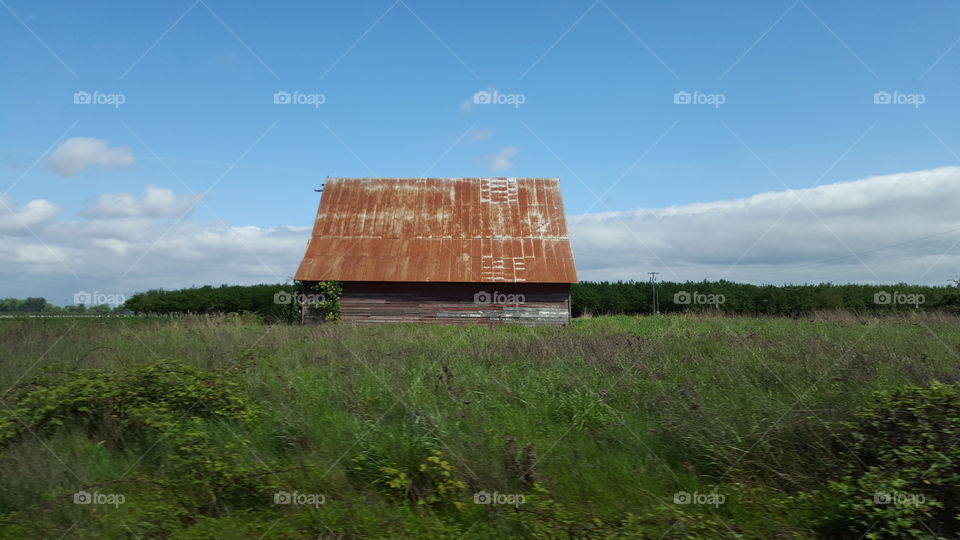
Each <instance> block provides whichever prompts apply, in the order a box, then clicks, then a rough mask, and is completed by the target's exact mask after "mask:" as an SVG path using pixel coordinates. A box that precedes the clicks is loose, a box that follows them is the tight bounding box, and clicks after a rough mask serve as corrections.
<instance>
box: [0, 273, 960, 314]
mask: <svg viewBox="0 0 960 540" xmlns="http://www.w3.org/2000/svg"><path fill="white" fill-rule="evenodd" d="M303 292H304V291H302V290H301V287H300V285H299V284H297V283H288V284H273V285H271V284H260V285H221V286H219V287H213V286H210V285H207V286H204V287H191V288H186V289H177V290H163V289H153V290H149V291H145V292H140V293H137V294H134V295H133V296H131V297H130V298H129V299H127V300H126V302H125V303H124V304H123V305H121V306H117V307H115V308H110V307H109V306H82V305H80V306H65V307H59V306H54V305H52V304H49V303H47V301H46V300H45V299H43V298H27V299H25V300H17V299H13V298H7V299H3V300H0V313H51V314H71V313H77V314H80V313H90V314H108V313H133V314H185V313H244V312H249V313H256V314H258V315H260V316H262V317H264V318H265V319H268V320H279V321H284V320H289V321H295V320H298V318H299V299H300V298H302V297H303ZM654 292H656V302H655V299H654ZM571 310H572V312H573V315H574V316H581V315H585V314H592V315H617V314H626V315H633V314H650V313H654V312H659V313H678V312H720V313H728V314H741V315H776V316H798V315H803V314H807V313H812V312H814V311H830V310H842V311H852V312H859V313H888V312H894V311H899V312H903V311H910V310H917V311H947V312H952V313H960V283H957V282H954V283H953V284H952V285H943V286H926V285H909V284H906V283H898V284H895V285H861V284H846V285H834V284H831V283H821V284H817V285H812V284H804V285H751V284H747V283H735V282H732V281H725V280H721V281H699V282H694V281H687V282H682V283H681V282H671V281H661V282H657V283H656V285H654V284H651V283H650V282H644V281H617V282H609V281H582V282H580V283H575V284H574V285H573V286H572V287H571Z"/></svg>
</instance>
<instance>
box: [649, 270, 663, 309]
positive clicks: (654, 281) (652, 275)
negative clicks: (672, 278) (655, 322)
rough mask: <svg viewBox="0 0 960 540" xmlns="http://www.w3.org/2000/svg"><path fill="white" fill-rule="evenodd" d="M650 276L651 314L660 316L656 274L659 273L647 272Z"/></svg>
mask: <svg viewBox="0 0 960 540" xmlns="http://www.w3.org/2000/svg"><path fill="white" fill-rule="evenodd" d="M647 273H648V274H650V285H651V286H652V287H653V314H654V315H659V314H660V304H659V302H657V274H659V273H660V272H647Z"/></svg>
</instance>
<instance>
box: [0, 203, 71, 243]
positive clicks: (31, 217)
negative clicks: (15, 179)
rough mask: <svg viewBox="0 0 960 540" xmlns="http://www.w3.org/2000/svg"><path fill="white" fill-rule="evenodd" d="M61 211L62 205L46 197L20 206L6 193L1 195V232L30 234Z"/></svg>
mask: <svg viewBox="0 0 960 540" xmlns="http://www.w3.org/2000/svg"><path fill="white" fill-rule="evenodd" d="M59 211H60V207H59V206H57V205H56V204H53V203H52V202H50V201H47V200H44V199H36V200H33V201H30V202H28V203H27V204H25V205H23V207H21V208H18V207H17V204H16V203H15V202H14V201H13V199H11V198H10V197H8V196H6V195H0V234H30V231H31V230H32V229H36V228H40V227H42V226H43V225H45V224H46V223H47V222H48V221H50V219H51V218H53V216H55V215H56V214H57V212H59Z"/></svg>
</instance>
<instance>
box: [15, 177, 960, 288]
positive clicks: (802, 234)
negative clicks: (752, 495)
mask: <svg viewBox="0 0 960 540" xmlns="http://www.w3.org/2000/svg"><path fill="white" fill-rule="evenodd" d="M150 193H154V194H155V195H153V196H152V198H151V195H150ZM101 199H102V198H101ZM188 199H189V197H187V195H184V194H176V193H173V192H171V191H170V190H166V189H162V188H152V191H151V189H150V188H148V190H147V191H145V193H144V195H143V196H141V197H132V196H131V199H128V201H129V200H132V201H133V206H132V208H134V209H135V210H134V211H130V212H127V213H124V212H125V210H116V209H114V211H105V213H97V212H88V213H85V214H82V215H81V217H80V218H79V219H76V220H71V221H60V220H57V219H55V218H54V217H53V216H54V214H55V210H56V209H58V207H56V205H54V204H53V203H51V202H48V201H42V200H41V201H31V202H30V203H27V204H25V205H23V206H22V207H16V206H15V205H14V203H13V201H11V200H9V199H4V200H3V202H4V203H5V204H7V205H9V206H10V208H12V209H14V211H15V212H17V213H18V215H19V216H21V218H22V219H24V220H25V221H27V222H29V223H32V224H34V225H37V228H36V229H34V230H35V231H36V232H37V234H38V235H39V237H40V238H39V239H38V238H36V237H34V236H33V235H31V234H22V226H19V228H18V227H16V226H15V227H12V228H10V227H7V228H4V227H0V275H3V276H4V279H3V280H0V297H4V296H18V297H25V296H44V297H46V298H47V299H48V300H50V301H52V302H55V303H60V304H63V303H69V302H71V301H72V297H73V294H74V293H75V292H77V291H81V290H83V291H100V292H110V293H120V294H125V295H130V294H132V293H134V292H136V291H142V290H147V289H151V288H157V287H164V288H179V287H186V286H191V285H203V284H213V285H219V284H221V283H237V284H252V283H275V282H280V281H284V280H286V279H288V278H290V277H292V275H293V273H294V272H295V271H296V268H297V265H298V264H299V262H300V258H301V257H302V256H303V252H304V249H305V248H306V244H307V239H308V238H309V235H310V228H309V227H308V226H303V227H272V228H264V227H253V226H242V225H229V226H228V225H225V224H223V223H219V222H212V221H200V220H197V219H196V218H193V219H187V220H184V221H181V222H179V223H176V224H174V225H172V224H171V221H170V217H171V216H173V215H176V211H178V210H180V209H182V208H184V206H180V205H182V204H185V202H184V201H186V200H188ZM958 200H960V168H956V167H949V168H941V169H934V170H928V171H918V172H913V173H906V174H894V175H888V176H878V177H872V178H867V179H863V180H857V181H854V182H842V183H837V184H831V185H826V186H820V187H817V188H812V189H802V190H793V191H780V192H771V193H761V194H758V195H754V196H752V197H747V198H743V199H735V200H728V201H715V202H705V203H696V204H688V205H680V206H671V207H667V208H641V209H637V210H632V211H627V212H606V213H595V214H587V215H579V216H570V217H569V219H568V227H569V229H570V235H571V239H572V243H573V250H574V257H575V259H576V263H577V272H578V274H579V276H580V278H581V279H589V280H596V279H613V280H617V279H624V280H626V279H635V280H643V279H646V278H647V274H646V273H647V272H649V271H652V270H655V271H659V272H661V274H660V277H661V278H662V279H670V280H678V279H679V280H687V279H690V280H701V279H720V278H725V279H730V280H733V281H745V282H752V283H783V282H793V283H804V282H809V283H818V282H821V281H831V282H835V283H843V282H875V281H880V282H884V283H896V282H901V281H903V282H911V283H930V284H945V283H946V280H947V279H949V278H952V277H955V276H956V275H957V274H960V212H957V210H956V206H957V204H956V202H957V201H958ZM98 201H99V199H98ZM148 201H155V202H151V203H149V204H148ZM799 201H802V202H799ZM568 202H570V201H568ZM31 205H32V206H31ZM804 205H806V206H807V207H809V208H810V210H812V211H813V213H811V212H810V211H809V210H807V208H806V207H805V206H804ZM108 208H113V207H109V206H108ZM122 208H126V207H122ZM4 211H5V207H4V206H3V205H0V224H2V225H9V224H10V223H11V222H10V221H9V218H10V215H9V214H10V213H9V211H7V213H6V214H3V213H2V212H4ZM118 213H119V214H120V215H121V216H129V217H121V218H119V219H118V218H117V214H118ZM311 217H312V216H309V215H307V216H299V217H298V221H299V222H301V223H304V224H305V225H308V224H309V223H310V218H311ZM12 223H14V224H16V223H17V222H16V220H15V219H14V221H13V222H12ZM41 225H43V226H42V227H41ZM31 227H33V225H31ZM848 247H849V249H848ZM951 249H952V250H951ZM850 250H853V251H854V252H856V253H858V254H859V257H860V258H861V259H862V260H863V263H865V264H862V263H861V262H860V261H858V260H857V258H856V257H851V256H850ZM74 272H75V273H76V275H77V276H78V277H74V275H73V273H74ZM874 274H876V277H875V275H874ZM121 276H122V279H121ZM40 278H42V279H40Z"/></svg>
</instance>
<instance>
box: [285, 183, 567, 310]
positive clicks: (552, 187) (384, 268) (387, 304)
mask: <svg viewBox="0 0 960 540" xmlns="http://www.w3.org/2000/svg"><path fill="white" fill-rule="evenodd" d="M295 277H296V279H297V280H299V281H301V282H303V283H304V285H305V287H306V288H309V287H310V286H312V285H314V284H315V283H316V282H319V281H339V282H341V283H342V284H343V294H342V296H341V298H340V309H341V317H342V318H343V319H344V320H347V321H352V322H355V323H387V322H424V323H441V324H486V325H491V324H500V323H521V324H526V325H565V324H569V322H570V285H571V284H572V283H576V281H577V274H576V269H575V268H574V263H573V254H572V252H571V249H570V240H569V238H568V236H567V225H566V219H565V217H564V212H563V200H562V198H561V195H560V181H559V180H558V179H556V178H328V179H327V181H326V184H325V185H324V189H323V194H322V196H321V198H320V207H319V209H318V210H317V218H316V221H315V223H314V226H313V234H312V236H311V238H310V240H309V242H308V244H307V249H306V253H305V255H304V257H303V261H302V262H301V263H300V266H299V268H298V269H297V273H296V276H295ZM320 320H322V317H321V316H319V315H318V313H317V310H316V309H311V308H310V307H309V306H305V308H304V311H303V322H304V323H311V322H319V321H320Z"/></svg>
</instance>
